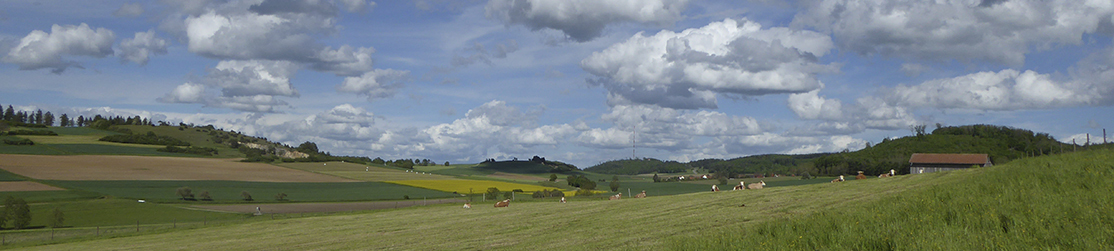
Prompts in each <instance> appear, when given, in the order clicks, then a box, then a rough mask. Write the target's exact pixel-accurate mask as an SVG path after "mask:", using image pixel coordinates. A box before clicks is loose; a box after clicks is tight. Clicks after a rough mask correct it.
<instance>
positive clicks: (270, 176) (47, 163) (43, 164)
mask: <svg viewBox="0 0 1114 251" xmlns="http://www.w3.org/2000/svg"><path fill="white" fill-rule="evenodd" d="M0 169H4V170H7V171H9V172H12V173H15V174H19V175H23V176H27V177H31V178H33V179H41V180H228V181H258V182H357V180H353V179H346V178H341V177H336V176H330V175H325V174H318V173H312V172H306V171H301V170H294V169H290V168H284V167H279V166H274V165H269V164H261V163H247V162H239V161H237V160H235V159H210V158H182V157H151V156H116V155H73V156H51V155H18V154H0Z"/></svg>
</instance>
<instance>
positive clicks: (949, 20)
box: [793, 0, 1114, 66]
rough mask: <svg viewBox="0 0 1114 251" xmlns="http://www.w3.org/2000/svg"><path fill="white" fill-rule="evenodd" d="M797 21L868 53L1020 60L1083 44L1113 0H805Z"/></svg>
mask: <svg viewBox="0 0 1114 251" xmlns="http://www.w3.org/2000/svg"><path fill="white" fill-rule="evenodd" d="M799 4H800V5H801V6H802V8H803V10H802V11H801V12H800V13H799V14H797V16H796V17H795V18H794V20H793V25H795V26H808V27H814V28H817V29H819V30H821V31H823V32H829V33H831V34H832V35H833V37H834V38H835V40H836V41H837V43H838V45H839V47H840V48H842V49H843V50H846V51H851V52H855V53H859V54H864V55H883V56H896V57H901V58H907V59H919V60H929V61H947V60H953V59H954V60H960V61H990V62H997V63H1004V64H1009V65H1014V66H1020V65H1021V64H1023V63H1024V61H1025V54H1027V53H1028V52H1029V51H1030V49H1031V48H1037V49H1041V48H1050V47H1052V46H1057V45H1070V44H1079V43H1081V42H1082V37H1083V34H1088V33H1095V32H1097V31H1098V30H1099V29H1100V27H1103V26H1107V27H1110V25H1111V19H1110V16H1111V13H1114V5H1112V4H1110V3H1109V2H1108V1H1077V0H1050V1H1044V0H1012V1H979V0H960V1H919V0H896V1H895V0H862V1H860V0H806V1H801V2H800V3H799Z"/></svg>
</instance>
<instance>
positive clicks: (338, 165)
mask: <svg viewBox="0 0 1114 251" xmlns="http://www.w3.org/2000/svg"><path fill="white" fill-rule="evenodd" d="M274 165H277V166H281V167H286V168H293V169H298V170H303V171H309V172H314V173H321V174H328V175H333V176H339V177H344V178H349V179H354V180H363V181H392V180H413V179H423V180H443V179H456V177H452V176H445V175H438V174H432V175H422V174H421V173H413V172H406V171H404V170H399V169H392V168H387V167H379V166H372V165H363V164H357V163H348V162H327V163H320V162H303V163H297V162H295V163H275V164H274Z"/></svg>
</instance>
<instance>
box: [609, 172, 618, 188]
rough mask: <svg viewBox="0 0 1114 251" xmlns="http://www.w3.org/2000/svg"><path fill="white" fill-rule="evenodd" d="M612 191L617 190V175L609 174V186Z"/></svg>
mask: <svg viewBox="0 0 1114 251" xmlns="http://www.w3.org/2000/svg"><path fill="white" fill-rule="evenodd" d="M609 187H610V188H611V191H612V192H617V191H619V176H617V175H616V176H611V184H610V186H609Z"/></svg>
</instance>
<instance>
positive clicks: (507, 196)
mask: <svg viewBox="0 0 1114 251" xmlns="http://www.w3.org/2000/svg"><path fill="white" fill-rule="evenodd" d="M510 198H514V192H505V193H503V199H510Z"/></svg>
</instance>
